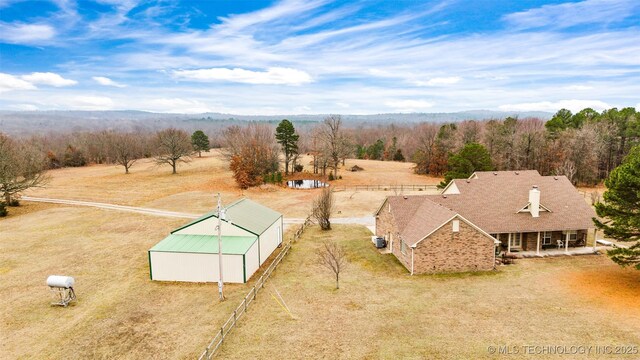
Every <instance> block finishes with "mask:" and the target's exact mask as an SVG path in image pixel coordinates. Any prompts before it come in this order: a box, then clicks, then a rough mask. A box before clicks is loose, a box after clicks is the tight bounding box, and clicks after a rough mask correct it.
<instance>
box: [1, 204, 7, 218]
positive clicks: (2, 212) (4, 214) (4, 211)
mask: <svg viewBox="0 0 640 360" xmlns="http://www.w3.org/2000/svg"><path fill="white" fill-rule="evenodd" d="M7 214H8V212H7V206H6V205H5V204H4V203H3V202H0V217H5V216H7Z"/></svg>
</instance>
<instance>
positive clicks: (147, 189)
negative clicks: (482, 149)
mask: <svg viewBox="0 0 640 360" xmlns="http://www.w3.org/2000/svg"><path fill="white" fill-rule="evenodd" d="M224 162H225V161H224V158H223V157H222V156H221V155H220V154H219V153H218V152H216V151H213V152H212V153H211V154H207V155H206V156H205V157H203V158H202V159H196V160H195V161H194V162H193V163H191V164H186V165H183V166H182V167H181V168H180V171H179V175H178V176H171V174H170V172H169V171H167V169H166V168H158V167H157V166H154V165H152V164H151V163H146V162H143V163H142V164H141V165H139V167H138V168H137V169H136V170H135V171H134V172H132V173H131V174H129V175H125V174H122V172H121V171H120V170H121V169H119V168H117V167H115V166H111V165H94V166H90V167H86V168H73V169H61V170H54V171H51V172H50V174H51V177H52V179H51V182H50V184H49V185H48V186H47V188H45V189H35V190H32V191H29V192H28V193H27V194H28V195H30V196H34V197H36V196H37V197H48V198H65V199H76V200H90V201H97V202H110V203H116V204H121V205H134V206H141V207H148V208H158V209H166V210H172V211H179V212H185V213H193V214H200V213H203V212H205V211H208V210H210V209H211V208H212V207H213V205H214V198H213V196H212V193H213V192H215V191H221V192H222V194H223V198H224V199H225V201H228V202H231V201H232V200H234V199H235V198H237V197H239V196H242V195H244V196H248V197H250V198H252V199H256V200H257V201H261V202H264V203H268V204H272V206H273V207H274V208H275V209H278V210H279V211H282V212H283V213H284V214H285V216H286V217H289V218H297V217H304V216H305V214H306V213H308V211H309V208H310V202H311V199H312V198H313V197H314V196H316V194H317V193H318V191H320V190H291V189H286V188H282V187H275V186H274V187H269V188H266V189H253V190H249V191H244V194H242V193H241V192H240V191H239V190H237V189H235V188H234V186H233V178H232V173H231V172H230V171H229V170H228V168H226V167H225V165H224ZM346 164H347V166H349V165H351V164H358V165H359V166H361V167H362V168H364V169H366V170H364V171H362V172H357V173H344V177H343V180H342V182H341V183H339V184H343V185H355V184H366V183H367V182H369V184H374V183H385V182H391V179H392V178H393V179H395V180H397V181H398V182H400V183H404V184H406V183H413V182H421V183H434V182H437V181H438V179H437V178H427V177H423V176H420V177H418V176H416V175H415V174H413V172H412V170H411V167H410V166H409V165H410V164H407V163H397V164H391V165H390V164H388V163H385V164H384V168H385V169H387V170H386V171H382V170H378V169H379V168H381V164H382V162H377V161H369V160H348V161H347V163H346ZM337 186H338V185H336V187H337ZM67 194H72V196H67ZM387 195H393V192H392V191H365V190H362V191H343V192H338V193H336V209H338V210H341V214H340V215H336V216H337V217H350V216H353V217H360V216H365V215H370V214H372V213H373V212H374V211H375V210H376V207H377V206H378V204H379V202H380V201H382V200H383V198H384V197H385V196H387ZM16 209H18V211H16V213H13V214H12V215H11V216H10V217H8V218H4V219H2V220H0V224H1V225H2V237H1V240H0V244H1V246H2V249H3V251H2V255H1V257H2V258H1V263H2V267H1V269H0V271H1V272H2V274H3V278H4V279H5V281H3V282H2V285H1V287H2V288H1V289H0V291H2V292H3V293H4V294H7V296H6V297H5V301H4V305H3V311H2V323H1V326H2V333H3V334H6V335H5V336H3V342H2V353H3V354H4V355H6V356H7V357H9V358H33V357H44V358H61V357H64V358H113V357H126V358H139V359H143V358H149V357H152V358H167V359H169V358H194V357H197V356H198V355H200V352H201V351H202V350H203V349H204V348H205V347H206V345H207V343H208V341H209V340H210V338H211V337H212V335H213V334H214V333H215V332H216V331H217V329H218V327H219V326H221V324H222V322H223V321H224V320H226V317H227V316H228V314H229V313H230V312H231V311H232V309H234V308H235V307H236V306H237V304H238V303H239V302H240V301H241V299H242V297H243V296H244V295H245V294H246V292H247V291H248V290H249V289H250V287H251V286H252V281H253V280H255V277H254V278H253V279H252V280H251V281H249V282H248V283H247V284H244V285H242V284H238V285H236V284H231V285H227V287H226V296H227V300H226V301H225V302H219V301H218V299H217V290H216V287H215V286H214V285H212V284H187V283H162V282H154V281H151V280H150V279H149V267H148V266H149V265H148V259H147V250H148V249H149V248H150V247H152V246H153V245H154V244H155V243H156V242H158V241H159V240H161V239H162V238H163V237H164V236H165V235H166V234H167V233H168V232H169V231H171V230H172V229H174V228H176V227H178V226H179V225H181V224H183V223H184V222H185V220H184V219H172V218H164V217H155V216H149V215H142V214H135V213H128V212H119V211H114V210H102V209H95V208H88V207H76V206H64V205H54V204H45V203H35V202H28V201H25V202H24V204H23V205H22V206H21V207H19V208H16ZM292 229H293V228H291V229H290V231H289V232H288V233H287V234H286V239H287V241H288V240H289V239H290V235H291V230H292ZM370 235H371V232H370V230H369V229H367V228H365V227H363V226H360V225H335V228H334V230H332V231H330V232H326V233H325V232H322V231H320V230H319V229H318V228H317V227H316V226H313V227H311V228H310V229H309V230H307V232H305V234H304V236H303V237H302V238H301V239H300V240H298V241H297V242H296V243H295V244H293V247H292V250H291V253H290V254H288V255H287V257H286V258H285V259H284V260H283V262H282V264H281V265H280V267H279V268H277V270H276V273H275V275H274V276H273V277H272V278H271V279H270V280H269V281H268V283H267V285H266V291H264V292H263V293H261V294H260V295H259V297H258V299H257V303H256V304H257V306H255V305H254V307H253V308H251V309H250V310H249V312H248V316H247V317H246V318H244V319H242V321H241V322H239V324H238V327H237V329H234V330H233V331H234V332H233V333H232V336H230V337H229V338H228V340H226V341H225V343H224V344H223V346H222V348H221V352H220V356H221V357H222V358H277V357H284V358H311V357H318V356H319V357H326V358H349V359H351V358H353V359H356V358H378V357H380V358H397V357H402V358H424V357H428V358H490V357H491V355H492V354H490V353H488V352H487V348H488V346H491V345H494V346H500V345H511V344H514V345H521V344H528V343H549V344H614V345H616V344H617V345H625V344H633V343H634V342H635V341H637V339H638V337H640V312H639V310H640V308H639V307H638V306H637V294H638V291H640V272H638V271H635V270H631V269H621V268H619V267H618V266H617V265H615V264H613V263H612V262H611V261H610V260H609V259H608V258H607V257H606V256H603V255H595V256H594V255H590V256H582V257H575V258H560V259H559V258H551V259H522V260H518V261H517V262H516V264H515V265H509V266H503V267H499V268H498V270H497V271H494V272H490V273H477V274H475V273H468V274H459V275H456V274H452V275H431V276H425V275H422V276H410V275H409V274H408V273H407V271H406V269H404V268H403V267H402V266H401V265H400V264H399V263H398V261H397V260H395V258H394V257H393V255H390V254H384V255H382V254H380V253H379V252H378V251H377V250H376V249H375V248H374V247H373V245H372V244H371V241H370ZM327 237H328V238H332V239H335V240H336V241H338V242H339V243H341V244H344V245H345V247H346V249H347V253H348V258H349V265H348V268H347V269H346V270H345V272H344V275H343V279H342V280H341V282H342V284H341V289H340V290H335V289H334V288H333V282H332V280H331V274H330V273H328V272H327V271H326V270H324V269H323V268H321V267H320V265H318V264H317V262H316V260H315V256H316V249H317V248H318V246H319V244H320V243H321V241H322V239H324V238H327ZM54 273H65V274H72V275H73V276H75V277H76V279H77V282H78V283H77V286H76V291H77V293H78V301H77V302H76V303H72V304H71V306H70V307H69V308H54V307H50V306H49V305H48V304H49V302H50V300H51V299H50V296H49V290H48V288H47V287H46V286H45V285H44V279H45V278H46V276H48V275H50V274H54ZM275 291H278V292H279V293H280V294H281V296H282V297H283V299H284V301H286V304H287V305H288V307H289V309H290V311H291V314H289V313H288V312H287V311H285V310H283V308H282V307H281V305H279V303H278V302H277V301H276V300H274V298H272V295H271V294H275ZM407 328H411V329H412V330H411V332H407V331H406V329H407ZM266 334H268V335H266ZM248 343H250V344H252V345H251V346H247V344H248ZM460 343H464V344H465V346H459V344H460ZM150 354H152V355H150ZM550 358H553V356H551V357H550Z"/></svg>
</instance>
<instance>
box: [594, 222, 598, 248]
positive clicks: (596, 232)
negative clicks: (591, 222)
mask: <svg viewBox="0 0 640 360" xmlns="http://www.w3.org/2000/svg"><path fill="white" fill-rule="evenodd" d="M596 235H598V228H595V229H593V252H596V250H597V249H596V246H597V245H598V238H597V237H596Z"/></svg>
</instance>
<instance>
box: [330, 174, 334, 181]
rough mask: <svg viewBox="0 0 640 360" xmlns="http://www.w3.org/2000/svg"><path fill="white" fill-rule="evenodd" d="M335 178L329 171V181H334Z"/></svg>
mask: <svg viewBox="0 0 640 360" xmlns="http://www.w3.org/2000/svg"><path fill="white" fill-rule="evenodd" d="M333 180H335V178H334V177H333V173H329V181H333Z"/></svg>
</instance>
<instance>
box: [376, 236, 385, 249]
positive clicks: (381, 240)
mask: <svg viewBox="0 0 640 360" xmlns="http://www.w3.org/2000/svg"><path fill="white" fill-rule="evenodd" d="M376 247H377V248H378V249H382V248H385V247H387V242H386V241H385V240H384V238H383V237H377V238H376Z"/></svg>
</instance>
